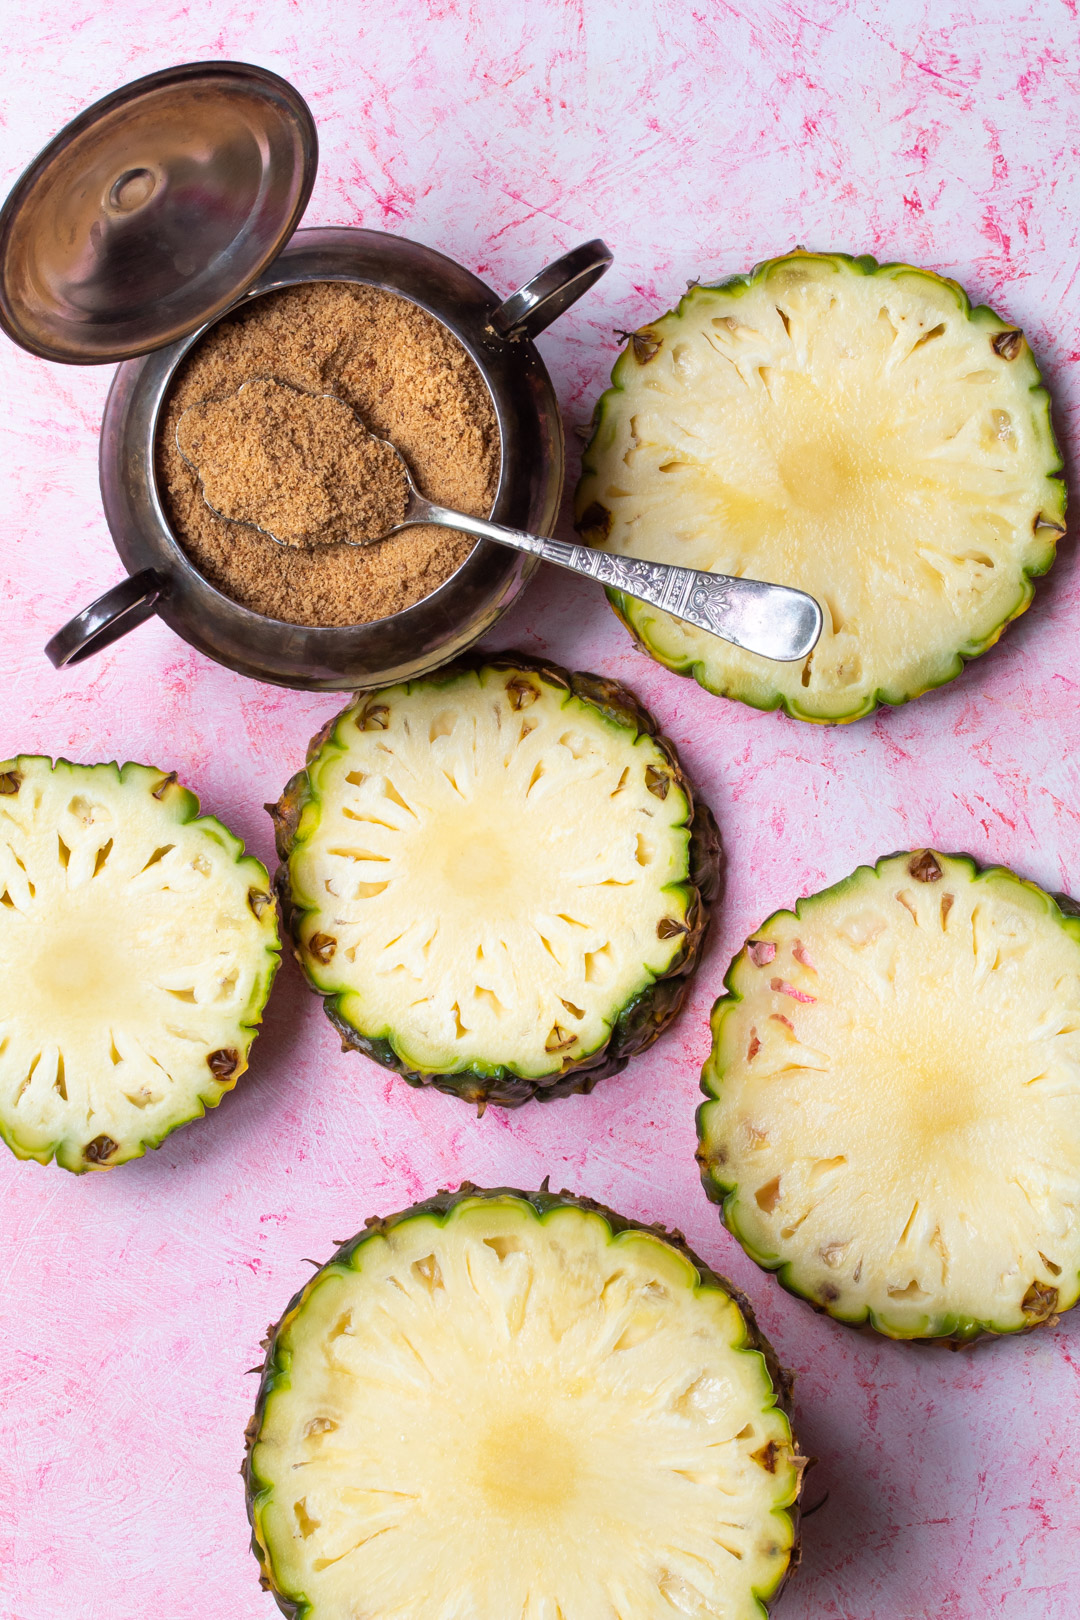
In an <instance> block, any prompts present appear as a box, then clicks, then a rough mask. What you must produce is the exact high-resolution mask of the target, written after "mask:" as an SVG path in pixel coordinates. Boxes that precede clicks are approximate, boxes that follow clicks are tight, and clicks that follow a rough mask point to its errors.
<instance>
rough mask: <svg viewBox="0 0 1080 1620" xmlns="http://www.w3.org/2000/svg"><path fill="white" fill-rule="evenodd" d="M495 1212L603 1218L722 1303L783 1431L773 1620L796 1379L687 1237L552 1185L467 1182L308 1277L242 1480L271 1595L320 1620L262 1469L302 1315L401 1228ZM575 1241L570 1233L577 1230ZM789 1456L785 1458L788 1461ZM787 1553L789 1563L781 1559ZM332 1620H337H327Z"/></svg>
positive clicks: (790, 1551)
mask: <svg viewBox="0 0 1080 1620" xmlns="http://www.w3.org/2000/svg"><path fill="white" fill-rule="evenodd" d="M493 1205H495V1206H498V1207H499V1209H500V1212H505V1215H506V1217H507V1218H513V1219H516V1220H525V1221H529V1222H532V1221H538V1222H540V1223H541V1224H546V1223H548V1222H550V1221H551V1220H552V1219H553V1218H555V1219H562V1220H564V1221H565V1220H566V1218H567V1217H568V1216H569V1217H571V1218H573V1217H574V1216H575V1215H576V1216H577V1217H578V1218H580V1217H582V1216H584V1217H586V1218H591V1219H599V1220H600V1221H602V1222H603V1223H604V1225H605V1227H606V1229H607V1233H608V1241H609V1242H610V1243H611V1244H613V1245H617V1244H619V1243H620V1242H622V1243H625V1242H631V1243H635V1242H645V1243H648V1244H649V1245H651V1249H650V1253H651V1255H652V1257H653V1259H654V1261H655V1260H656V1259H661V1258H662V1259H663V1260H665V1261H666V1262H667V1264H668V1266H669V1268H670V1272H669V1274H670V1278H671V1284H672V1286H673V1287H675V1288H677V1289H689V1290H691V1291H692V1292H693V1294H694V1296H695V1298H698V1297H703V1296H704V1297H710V1296H721V1297H722V1298H723V1299H726V1301H727V1311H726V1316H727V1321H728V1323H729V1329H728V1331H729V1332H730V1334H731V1336H730V1338H729V1341H728V1342H729V1344H730V1346H731V1348H732V1349H734V1350H736V1351H737V1352H739V1353H741V1354H744V1355H746V1356H748V1357H750V1358H751V1359H752V1360H755V1361H757V1362H758V1363H759V1364H760V1368H761V1371H760V1387H761V1390H762V1394H763V1397H764V1398H763V1400H762V1402H761V1404H760V1407H758V1408H757V1410H759V1411H760V1412H761V1413H762V1414H765V1413H769V1414H771V1421H772V1422H773V1423H774V1424H775V1426H776V1436H777V1439H778V1441H779V1447H780V1450H779V1453H778V1454H777V1455H776V1457H775V1458H774V1459H772V1460H771V1461H770V1463H769V1464H768V1465H767V1466H768V1467H769V1471H770V1472H771V1473H773V1474H774V1477H775V1479H776V1491H775V1497H774V1502H773V1505H772V1507H771V1510H770V1513H769V1518H770V1520H771V1522H772V1523H773V1525H774V1526H775V1530H774V1536H773V1551H774V1553H775V1554H776V1564H777V1567H776V1569H775V1571H774V1572H773V1575H772V1578H771V1579H769V1580H767V1581H765V1582H762V1583H760V1584H758V1585H756V1586H755V1587H754V1588H753V1591H752V1593H751V1600H752V1601H753V1604H754V1613H755V1614H756V1615H760V1616H761V1617H762V1620H767V1616H768V1613H769V1607H768V1606H769V1605H770V1604H771V1603H772V1601H773V1600H774V1599H775V1598H776V1597H777V1596H778V1595H779V1593H780V1591H781V1590H782V1588H783V1586H784V1585H785V1584H786V1581H787V1579H788V1577H789V1576H790V1575H791V1574H792V1573H793V1571H794V1569H795V1568H796V1566H797V1564H798V1561H799V1533H798V1532H799V1496H800V1491H801V1484H802V1474H803V1469H804V1467H805V1458H803V1457H802V1455H801V1453H800V1451H799V1446H798V1442H797V1440H796V1438H795V1435H794V1432H793V1430H792V1424H791V1414H792V1399H791V1390H792V1382H793V1380H792V1375H791V1374H790V1373H788V1372H786V1371H785V1370H784V1369H783V1368H782V1367H781V1366H780V1364H779V1362H778V1360H777V1358H776V1355H775V1352H774V1351H773V1349H772V1346H771V1345H770V1344H769V1342H768V1340H767V1339H766V1338H765V1337H764V1335H763V1334H762V1333H761V1331H760V1329H759V1328H758V1326H757V1322H756V1319H755V1316H754V1312H753V1309H752V1307H751V1305H750V1302H749V1301H748V1300H747V1299H746V1297H745V1295H743V1294H742V1293H741V1292H740V1291H739V1290H738V1289H736V1288H735V1287H734V1286H733V1285H732V1284H731V1283H730V1282H728V1281H727V1279H726V1278H724V1277H721V1276H719V1275H718V1274H717V1273H716V1272H714V1271H713V1270H711V1269H710V1268H709V1267H708V1266H706V1265H705V1264H704V1263H703V1262H702V1261H701V1260H700V1259H699V1258H698V1257H697V1256H696V1255H695V1254H694V1252H693V1251H692V1250H691V1249H690V1248H689V1247H688V1246H687V1244H686V1243H685V1240H684V1239H683V1238H682V1236H681V1234H680V1233H677V1232H669V1231H667V1230H666V1229H665V1228H663V1227H661V1226H651V1227H647V1226H642V1225H640V1224H639V1223H637V1222H633V1221H629V1220H627V1219H625V1218H624V1217H622V1216H620V1215H617V1214H616V1213H615V1212H614V1211H612V1210H610V1209H608V1208H606V1207H605V1206H604V1205H602V1204H598V1203H596V1202H595V1201H594V1200H592V1199H589V1198H579V1197H575V1196H574V1195H573V1194H571V1193H567V1192H565V1191H564V1192H561V1193H552V1192H549V1191H548V1190H547V1187H546V1183H545V1186H544V1188H543V1189H541V1190H540V1191H539V1192H523V1191H521V1190H520V1189H518V1188H512V1187H497V1188H491V1189H484V1188H479V1187H476V1186H474V1185H473V1184H472V1183H469V1182H465V1183H463V1184H462V1185H461V1187H460V1188H459V1189H458V1190H457V1191H456V1192H449V1191H444V1192H440V1193H439V1194H437V1195H436V1196H435V1197H433V1198H430V1199H427V1200H425V1201H423V1202H422V1203H419V1204H415V1205H413V1206H412V1207H411V1208H409V1209H405V1210H402V1211H400V1212H398V1213H396V1214H394V1215H389V1216H386V1217H383V1218H373V1219H370V1220H369V1221H368V1222H367V1223H366V1226H365V1230H364V1231H363V1232H360V1233H358V1234H357V1235H356V1236H354V1237H352V1238H350V1239H348V1240H347V1241H346V1242H344V1243H342V1244H341V1245H339V1247H338V1248H337V1250H336V1251H335V1253H334V1254H333V1255H332V1256H331V1258H330V1259H329V1260H328V1261H327V1262H326V1263H325V1264H324V1265H323V1266H322V1267H321V1268H320V1269H319V1270H318V1271H317V1272H316V1273H315V1275H314V1276H313V1277H312V1278H310V1279H309V1281H308V1282H307V1283H306V1284H305V1286H304V1287H303V1288H301V1289H300V1290H299V1291H298V1292H297V1293H296V1294H294V1296H293V1297H292V1299H291V1300H290V1301H289V1303H288V1305H287V1307H286V1309H285V1311H284V1313H283V1315H282V1317H281V1319H280V1320H279V1322H278V1323H277V1324H276V1325H272V1326H271V1328H270V1330H269V1333H268V1337H267V1339H266V1341H264V1342H265V1343H266V1347H267V1348H266V1358H265V1362H264V1365H263V1372H262V1378H261V1380H260V1384H259V1391H258V1395H257V1397H256V1402H255V1411H254V1415H253V1416H252V1418H251V1421H250V1422H249V1424H248V1427H247V1431H246V1435H245V1439H246V1450H245V1458H244V1465H243V1468H242V1469H241V1473H242V1474H243V1477H244V1483H245V1495H246V1502H247V1512H248V1520H249V1523H250V1524H251V1530H252V1536H251V1548H252V1552H253V1553H254V1554H255V1556H256V1558H257V1559H258V1561H259V1565H260V1568H261V1571H262V1574H261V1584H262V1585H263V1586H264V1587H265V1588H266V1589H268V1590H269V1591H270V1592H271V1593H272V1594H273V1596H274V1599H275V1601H276V1603H277V1605H278V1607H279V1608H280V1609H281V1611H282V1612H283V1613H284V1614H286V1615H288V1616H290V1620H308V1617H309V1616H315V1617H316V1620H317V1617H318V1615H319V1613H320V1610H319V1607H318V1605H317V1603H315V1602H314V1601H313V1600H312V1599H311V1598H310V1597H309V1596H308V1595H307V1593H306V1592H305V1591H303V1590H301V1589H300V1588H299V1587H298V1586H297V1585H296V1583H295V1581H293V1580H290V1579H289V1577H288V1575H287V1572H286V1570H285V1569H284V1568H283V1567H281V1566H282V1565H283V1564H284V1563H285V1562H287V1559H286V1558H285V1557H284V1554H283V1555H282V1556H280V1557H277V1558H276V1557H275V1552H274V1540H275V1537H274V1528H275V1527H274V1525H273V1516H274V1508H275V1483H274V1480H273V1478H272V1477H271V1473H270V1472H269V1471H264V1468H263V1467H261V1466H260V1463H261V1456H260V1450H261V1442H262V1440H263V1437H264V1435H265V1434H266V1433H267V1430H268V1429H269V1428H270V1427H271V1425H272V1423H273V1414H274V1400H275V1396H277V1395H278V1394H280V1393H283V1392H286V1391H289V1390H291V1388H292V1377H291V1373H292V1368H293V1362H294V1357H295V1353H296V1344H295V1341H294V1333H295V1330H296V1328H297V1326H298V1324H301V1323H302V1321H303V1317H304V1313H305V1310H306V1309H307V1307H308V1306H309V1305H310V1304H311V1302H312V1300H313V1297H314V1296H315V1295H316V1293H317V1291H318V1290H320V1289H322V1288H325V1287H326V1286H327V1285H328V1284H332V1282H333V1279H334V1278H342V1277H345V1276H348V1275H349V1274H350V1273H353V1272H358V1271H362V1269H363V1264H364V1260H365V1250H366V1249H367V1247H368V1246H369V1245H371V1244H372V1243H373V1242H374V1243H377V1242H378V1241H379V1240H384V1239H385V1238H386V1236H387V1235H388V1234H389V1233H391V1232H393V1231H394V1229H395V1228H397V1227H400V1226H402V1225H405V1224H407V1225H409V1226H411V1227H414V1228H415V1227H416V1226H417V1225H418V1224H424V1225H430V1227H431V1229H432V1231H433V1233H434V1232H441V1231H442V1230H443V1229H444V1228H445V1227H446V1226H447V1225H448V1224H449V1223H452V1222H455V1221H458V1222H460V1221H461V1219H462V1218H465V1219H467V1218H468V1215H469V1212H470V1211H471V1210H476V1209H477V1208H488V1209H490V1208H491V1207H492V1206H493ZM570 1241H571V1243H572V1241H573V1231H572V1229H571V1230H570ZM785 1453H786V1456H785V1455H784V1454H785ZM784 1554H786V1556H783V1555H784ZM327 1620H335V1617H334V1616H328V1617H327Z"/></svg>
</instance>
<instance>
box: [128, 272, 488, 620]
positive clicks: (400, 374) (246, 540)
mask: <svg viewBox="0 0 1080 1620" xmlns="http://www.w3.org/2000/svg"><path fill="white" fill-rule="evenodd" d="M268 376H270V377H275V378H277V379H278V380H279V381H280V382H283V383H289V384H292V386H293V387H294V388H300V389H305V390H307V391H308V392H309V393H312V394H335V395H336V396H337V397H338V398H339V399H341V400H344V401H345V403H346V404H347V405H349V406H351V407H352V409H353V410H354V411H356V413H357V414H358V416H359V417H360V419H361V421H362V422H363V423H364V425H365V426H366V427H367V428H369V429H370V430H371V432H372V433H374V434H376V435H378V437H379V438H384V439H389V440H390V442H391V443H392V444H394V445H396V446H397V448H398V449H399V450H400V451H401V453H402V455H403V456H404V457H405V460H406V461H407V463H408V465H409V467H410V469H411V471H412V475H413V478H414V480H415V482H416V484H417V487H418V488H419V489H420V490H421V492H422V493H423V494H424V495H426V496H427V497H428V499H429V500H432V501H436V502H438V503H439V504H441V505H444V506H450V507H454V508H455V509H456V510H458V511H460V512H469V513H471V514H475V515H476V516H478V517H486V516H487V515H488V514H489V512H490V511H491V507H492V505H493V503H494V499H495V491H496V488H497V486H498V478H499V464H500V445H499V431H498V424H497V422H496V420H495V412H494V409H493V407H492V404H491V398H490V396H489V394H488V392H487V388H486V387H485V385H484V382H483V379H482V378H481V376H480V373H479V372H478V370H477V368H476V366H475V364H474V363H473V361H472V359H471V357H470V356H469V355H468V354H467V353H466V351H465V349H464V348H463V346H462V345H461V344H460V343H459V342H458V340H457V339H456V338H455V337H453V336H452V335H451V334H450V333H449V332H448V331H447V330H446V328H445V327H444V326H442V325H441V324H440V323H439V322H438V321H436V320H435V319H434V318H433V317H432V316H430V315H428V314H427V313H426V312H425V311H424V310H422V309H419V308H418V307H417V306H416V305H415V304H412V303H410V302H409V301H408V300H407V299H404V298H399V297H398V296H397V295H396V294H394V293H387V292H383V291H382V290H381V289H379V288H376V287H368V286H365V285H363V284H360V283H353V282H310V283H308V284H306V285H304V286H299V287H288V288H283V289H282V290H281V291H280V292H275V293H268V294H267V295H266V296H265V297H263V298H259V299H253V300H252V301H251V303H250V304H248V305H246V306H245V307H244V308H243V309H241V310H238V311H236V312H235V313H234V314H232V315H230V316H228V317H227V318H226V319H225V320H223V321H219V322H218V324H217V325H216V326H214V327H211V329H210V331H209V332H208V333H207V334H206V336H205V337H204V338H203V339H202V341H201V342H200V343H198V344H197V345H196V346H195V348H194V349H193V350H192V351H191V353H190V354H189V355H188V357H187V359H186V360H185V361H184V363H183V365H182V366H181V367H180V369H179V371H178V372H177V375H176V378H175V380H174V382H173V386H172V389H171V390H170V393H169V395H168V398H167V400H166V402H165V406H164V409H163V411H162V415H161V422H160V426H159V429H158V445H157V476H158V484H159V488H160V492H161V497H162V501H163V504H164V507H165V513H166V516H167V518H168V521H169V523H170V525H171V527H172V530H173V533H174V534H175V535H176V537H177V539H178V540H179V541H180V544H181V545H182V546H183V548H184V550H185V551H186V552H187V554H188V556H189V557H190V558H191V560H192V562H193V563H194V564H195V566H196V567H197V568H198V570H199V572H200V573H201V574H203V576H204V577H205V578H206V579H208V580H209V581H210V583H211V584H212V585H214V586H216V587H217V589H218V590H220V591H222V592H224V594H225V595H227V596H230V597H232V599H233V600H234V601H236V602H239V603H240V604H241V605H242V606H243V607H247V608H250V609H252V610H253V611H254V612H256V613H262V614H264V615H265V616H266V617H268V618H271V619H282V620H284V621H286V622H287V623H290V624H308V625H326V626H332V625H350V624H367V623H370V622H371V621H372V620H374V619H381V618H386V617H388V616H389V615H390V614H393V613H400V612H402V611H403V609H405V608H407V607H411V606H412V605H413V604H414V603H415V602H418V601H420V600H421V599H422V598H423V597H425V596H428V595H430V593H431V592H432V591H434V590H436V589H438V587H439V586H440V585H441V584H442V583H443V582H444V581H445V580H447V579H448V578H449V577H450V575H451V574H452V573H453V572H454V571H455V570H456V569H457V568H459V567H460V566H461V564H462V563H463V562H464V561H465V558H466V557H467V556H468V554H469V552H470V551H471V549H472V547H473V545H474V543H475V542H474V541H473V540H472V539H471V538H470V537H469V536H467V535H462V534H459V533H458V532H457V531H456V530H451V529H439V528H435V527H434V526H432V525H430V524H429V525H422V526H418V527H416V528H411V529H404V530H402V532H401V533H400V534H396V535H392V536H391V537H390V538H389V539H387V540H381V541H379V542H378V544H376V545H372V546H364V547H355V546H349V545H345V544H341V543H330V544H323V545H312V546H308V547H300V546H283V545H278V544H277V542H276V541H275V540H272V539H270V538H269V536H267V535H265V534H260V533H259V531H258V530H257V529H252V528H244V527H242V526H241V525H240V524H238V523H227V522H225V521H224V519H222V518H220V517H216V516H215V515H214V513H213V512H211V511H210V509H209V507H208V506H207V504H206V502H205V500H204V499H203V494H202V490H201V488H200V486H199V480H198V477H197V475H196V474H195V472H194V471H193V470H192V468H191V467H190V466H188V464H187V462H186V461H185V460H184V458H183V456H182V455H181V453H180V450H179V449H178V447H177V443H176V430H177V424H178V423H179V420H180V418H181V416H182V415H183V414H184V412H185V411H186V410H187V409H188V408H189V407H190V406H192V405H195V404H198V403H199V402H201V401H205V400H223V399H226V398H228V397H229V396H231V395H234V394H236V392H237V391H238V389H239V388H240V386H241V384H243V383H245V382H247V381H249V380H250V379H252V378H256V377H268Z"/></svg>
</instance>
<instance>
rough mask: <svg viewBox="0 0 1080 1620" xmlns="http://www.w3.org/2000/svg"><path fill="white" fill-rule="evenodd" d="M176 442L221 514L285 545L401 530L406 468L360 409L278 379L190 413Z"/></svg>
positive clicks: (359, 539) (354, 539) (261, 380)
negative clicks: (375, 433) (367, 424)
mask: <svg viewBox="0 0 1080 1620" xmlns="http://www.w3.org/2000/svg"><path fill="white" fill-rule="evenodd" d="M176 442H177V444H178V445H179V446H180V450H181V452H182V454H183V455H184V456H186V458H187V460H188V461H189V462H190V463H191V464H192V466H193V467H194V468H195V471H196V472H197V474H198V476H199V482H200V483H201V485H202V489H203V494H204V495H205V497H206V499H207V501H208V502H209V503H210V505H211V506H212V507H213V509H214V510H215V511H216V512H220V513H221V515H222V517H225V518H229V519H230V520H231V521H233V522H236V523H250V524H254V525H255V526H256V527H257V528H259V529H262V530H264V531H266V532H268V533H269V534H270V537H271V538H272V539H276V540H278V541H280V542H281V543H282V544H283V545H287V546H311V545H329V544H332V543H333V542H334V541H345V542H347V543H351V544H353V545H357V544H359V545H362V544H363V543H364V542H365V541H370V540H378V539H380V538H381V537H382V536H383V535H384V534H386V532H387V530H388V529H392V528H393V527H394V525H395V524H396V523H400V522H401V520H402V518H403V517H404V516H405V508H406V507H407V506H408V504H409V486H408V482H407V480H406V477H405V471H404V468H403V467H402V465H401V462H400V461H399V460H398V458H397V456H396V455H395V454H394V451H393V449H392V448H391V447H390V445H388V444H385V443H384V442H383V441H382V440H381V439H376V438H373V437H372V435H371V434H370V433H369V432H368V431H367V429H366V428H365V427H364V426H363V424H362V423H361V421H360V419H359V418H358V417H357V415H356V413H355V411H353V410H352V408H351V407H350V406H348V405H346V404H345V402H344V400H340V399H337V398H335V397H334V396H333V395H331V394H303V393H301V392H300V391H299V390H298V389H295V388H290V387H286V386H285V384H283V383H279V382H277V381H275V380H274V378H272V377H257V378H255V379H254V380H253V381H252V382H247V383H245V384H244V385H243V387H242V388H241V389H240V390H239V391H238V392H237V393H235V394H231V395H230V396H229V398H228V399H222V400H209V401H207V402H205V403H204V404H202V405H193V406H192V407H191V409H190V410H187V411H185V412H184V414H183V416H182V417H181V418H180V422H179V425H178V427H177V433H176Z"/></svg>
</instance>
